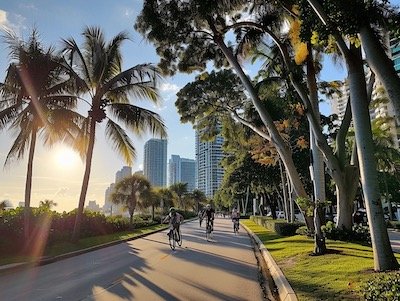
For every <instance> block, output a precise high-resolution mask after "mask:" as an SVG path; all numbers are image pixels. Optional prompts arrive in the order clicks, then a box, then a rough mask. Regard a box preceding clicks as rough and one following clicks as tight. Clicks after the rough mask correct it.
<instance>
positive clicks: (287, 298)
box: [241, 224, 298, 301]
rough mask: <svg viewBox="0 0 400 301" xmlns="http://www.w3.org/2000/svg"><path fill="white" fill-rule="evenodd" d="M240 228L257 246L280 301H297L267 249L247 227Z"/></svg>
mask: <svg viewBox="0 0 400 301" xmlns="http://www.w3.org/2000/svg"><path fill="white" fill-rule="evenodd" d="M241 226H242V227H243V228H244V229H245V230H246V231H247V233H248V234H249V236H250V237H252V238H253V240H254V241H255V243H256V244H257V245H258V248H259V249H260V252H261V254H262V256H263V258H264V260H265V263H266V265H267V267H268V269H269V272H270V274H271V277H272V279H273V280H274V282H275V285H276V287H277V288H278V294H279V299H280V301H297V300H298V299H297V296H296V293H295V292H294V290H293V288H292V287H291V285H290V284H289V282H288V281H287V279H286V277H285V275H284V274H283V272H282V270H281V269H280V268H279V266H278V265H277V264H276V262H275V260H274V258H273V257H272V256H271V254H270V253H269V251H268V249H267V248H266V247H265V246H264V244H263V243H262V242H261V240H260V239H259V238H258V236H257V235H255V234H254V233H253V232H252V231H251V230H250V229H249V228H248V227H246V226H245V225H243V224H241Z"/></svg>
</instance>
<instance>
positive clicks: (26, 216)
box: [24, 125, 37, 242]
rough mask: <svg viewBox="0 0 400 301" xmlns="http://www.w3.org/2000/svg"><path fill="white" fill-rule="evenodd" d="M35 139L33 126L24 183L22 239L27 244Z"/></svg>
mask: <svg viewBox="0 0 400 301" xmlns="http://www.w3.org/2000/svg"><path fill="white" fill-rule="evenodd" d="M36 138H37V127H36V126H35V125H34V126H33V128H32V133H31V143H30V146H29V157H28V168H27V172H26V182H25V207H24V237H25V241H26V242H27V241H28V239H29V237H30V222H31V192H32V175H33V157H34V154H35V147H36Z"/></svg>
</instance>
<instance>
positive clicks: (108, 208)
mask: <svg viewBox="0 0 400 301" xmlns="http://www.w3.org/2000/svg"><path fill="white" fill-rule="evenodd" d="M131 175H132V167H130V166H124V167H122V169H121V170H119V171H117V172H116V173H115V183H111V184H110V186H109V187H108V188H107V189H106V192H105V196H104V197H105V201H104V206H103V213H104V214H107V215H123V214H124V213H125V211H126V210H125V209H124V206H123V205H121V204H114V203H112V202H111V194H112V193H113V192H114V187H115V184H116V183H118V182H119V181H121V180H123V179H125V178H127V177H130V176H131ZM125 214H126V213H125Z"/></svg>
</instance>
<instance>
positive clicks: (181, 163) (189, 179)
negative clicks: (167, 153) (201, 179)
mask: <svg viewBox="0 0 400 301" xmlns="http://www.w3.org/2000/svg"><path fill="white" fill-rule="evenodd" d="M168 183H169V185H172V184H175V183H187V190H188V191H189V192H191V191H193V190H194V189H195V188H196V161H195V160H193V159H186V158H181V157H180V156H178V155H171V159H169V181H168Z"/></svg>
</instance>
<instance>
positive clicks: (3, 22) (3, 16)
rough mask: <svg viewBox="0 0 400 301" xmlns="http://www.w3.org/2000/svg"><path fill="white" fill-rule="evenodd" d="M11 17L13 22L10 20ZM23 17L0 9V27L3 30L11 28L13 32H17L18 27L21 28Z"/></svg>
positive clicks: (18, 30)
mask: <svg viewBox="0 0 400 301" xmlns="http://www.w3.org/2000/svg"><path fill="white" fill-rule="evenodd" d="M10 18H11V19H13V22H11V21H10ZM24 22H25V18H24V17H23V16H21V15H17V14H11V15H10V14H9V13H8V12H7V11H5V10H2V9H0V28H2V29H5V30H12V31H14V32H15V33H17V34H18V33H19V32H20V29H21V28H23V27H24V26H23V23H24Z"/></svg>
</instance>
